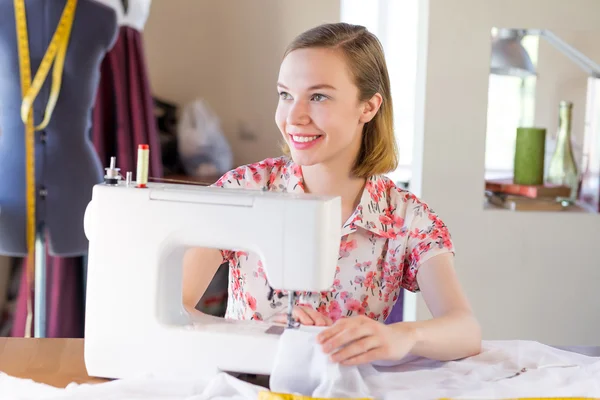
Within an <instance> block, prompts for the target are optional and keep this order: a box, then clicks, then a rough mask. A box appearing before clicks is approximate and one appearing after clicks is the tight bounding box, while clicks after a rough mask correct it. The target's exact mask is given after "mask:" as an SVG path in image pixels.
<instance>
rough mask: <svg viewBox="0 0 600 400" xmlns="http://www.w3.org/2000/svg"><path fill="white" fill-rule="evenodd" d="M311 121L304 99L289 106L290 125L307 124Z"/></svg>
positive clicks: (288, 119) (288, 117) (288, 121)
mask: <svg viewBox="0 0 600 400" xmlns="http://www.w3.org/2000/svg"><path fill="white" fill-rule="evenodd" d="M309 122H310V116H309V114H308V107H307V105H306V104H305V103H304V102H302V101H297V102H294V104H292V106H291V107H290V108H289V112H288V116H287V123H288V124H289V125H305V124H307V123H309Z"/></svg>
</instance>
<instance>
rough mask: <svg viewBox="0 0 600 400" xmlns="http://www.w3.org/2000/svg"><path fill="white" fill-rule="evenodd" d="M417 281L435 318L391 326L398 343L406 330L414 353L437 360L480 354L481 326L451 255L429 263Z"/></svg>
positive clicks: (423, 265)
mask: <svg viewBox="0 0 600 400" xmlns="http://www.w3.org/2000/svg"><path fill="white" fill-rule="evenodd" d="M417 282H418V284H419V288H420V290H421V294H422V296H423V299H424V300H425V303H426V304H427V307H428V308H429V310H430V312H431V314H432V317H433V318H432V319H430V320H426V321H415V322H398V323H396V324H392V325H390V326H391V327H392V329H393V330H394V331H396V332H397V333H398V337H399V340H402V338H403V337H405V335H406V331H407V329H408V330H409V332H411V334H412V335H414V336H413V338H414V346H413V348H412V350H411V351H410V353H411V354H413V355H416V356H421V357H426V358H430V359H435V360H441V361H447V360H456V359H460V358H464V357H469V356H473V355H477V354H479V352H480V351H481V327H480V326H479V323H478V322H477V320H476V318H475V316H474V315H473V312H472V310H471V306H470V304H469V302H468V300H467V298H466V296H465V294H464V292H463V290H462V288H461V286H460V284H459V281H458V279H457V277H456V273H455V270H454V263H453V255H452V254H451V253H447V254H441V255H438V256H435V257H432V258H431V259H429V260H427V261H426V262H425V263H423V264H422V265H421V266H420V267H419V272H418V274H417Z"/></svg>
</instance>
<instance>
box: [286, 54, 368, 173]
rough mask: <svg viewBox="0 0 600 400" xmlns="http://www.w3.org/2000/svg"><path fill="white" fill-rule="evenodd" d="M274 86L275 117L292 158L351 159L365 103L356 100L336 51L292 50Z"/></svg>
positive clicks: (310, 162)
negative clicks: (275, 91) (275, 94)
mask: <svg viewBox="0 0 600 400" xmlns="http://www.w3.org/2000/svg"><path fill="white" fill-rule="evenodd" d="M277 90H278V92H279V104H278V105H277V111H276V113H275V122H276V123H277V126H278V127H279V130H280V131H281V134H282V135H283V138H284V140H285V141H286V142H287V144H288V146H289V148H290V151H291V156H292V158H293V160H294V162H296V163H297V164H299V165H304V166H309V165H315V164H319V163H331V162H334V163H335V164H339V162H342V163H344V162H348V164H349V165H352V164H353V163H354V160H355V159H356V157H357V155H358V152H359V150H360V145H361V137H362V128H363V125H364V123H365V122H366V121H367V119H369V115H370V113H369V112H368V110H367V109H368V108H369V104H368V103H361V102H359V92H358V88H357V87H356V85H355V84H354V82H353V81H352V78H351V76H350V74H349V71H348V69H347V65H346V62H345V60H344V57H343V55H342V53H341V52H340V51H337V50H332V49H322V48H310V49H299V50H294V51H292V52H291V53H289V54H288V55H287V57H285V59H284V60H283V62H282V64H281V68H280V71H279V80H278V84H277ZM373 115H374V114H373ZM371 117H372V116H371ZM365 118H367V119H365Z"/></svg>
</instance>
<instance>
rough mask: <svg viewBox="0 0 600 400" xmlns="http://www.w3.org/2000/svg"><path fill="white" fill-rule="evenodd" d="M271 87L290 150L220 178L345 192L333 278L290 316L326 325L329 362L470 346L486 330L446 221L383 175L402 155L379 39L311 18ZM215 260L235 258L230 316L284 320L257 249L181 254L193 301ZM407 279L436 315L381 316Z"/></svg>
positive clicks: (230, 184)
mask: <svg viewBox="0 0 600 400" xmlns="http://www.w3.org/2000/svg"><path fill="white" fill-rule="evenodd" d="M277 88H278V92H279V102H278V105H277V110H276V112H275V121H276V123H277V126H278V127H279V130H280V132H281V135H282V138H283V141H284V150H285V153H286V156H284V157H278V158H269V159H266V160H263V161H260V162H257V163H254V164H249V165H245V166H241V167H239V168H236V169H235V170H232V171H230V172H228V173H226V174H225V175H223V176H222V177H221V178H220V179H219V180H218V181H217V182H216V184H215V186H219V187H227V188H245V189H255V190H263V191H280V192H297V193H306V192H308V193H313V194H318V195H329V196H339V197H340V198H341V200H342V221H343V226H342V237H341V242H340V249H339V259H338V264H337V269H336V275H335V280H334V282H332V287H331V290H330V291H328V292H323V293H298V297H297V298H298V302H297V303H296V307H295V309H294V317H295V318H296V319H297V320H298V321H299V322H300V323H301V324H307V325H321V326H323V325H332V326H331V327H330V328H329V329H327V330H325V331H323V332H322V335H321V336H320V340H321V341H322V345H323V349H324V351H326V352H328V353H331V354H332V359H333V360H334V361H336V362H341V363H345V364H358V363H365V362H370V361H373V360H390V359H394V360H396V359H400V358H403V357H404V356H405V355H406V354H407V353H413V354H415V355H422V356H425V357H428V358H434V359H443V360H449V359H457V358H462V357H466V356H470V355H474V354H477V353H478V352H479V351H480V345H481V333H480V329H479V325H478V323H477V321H476V320H475V318H474V317H473V315H472V312H471V308H470V305H469V303H468V301H467V299H466V298H465V295H464V293H463V292H462V289H461V287H460V285H459V283H458V280H457V278H456V274H455V272H454V266H453V253H454V247H453V243H452V240H451V238H450V233H449V230H448V228H447V227H446V225H445V224H444V222H443V221H442V220H441V218H440V217H439V216H438V215H437V214H436V213H435V212H434V211H433V210H432V209H431V208H430V207H429V206H428V205H427V204H426V203H424V202H422V201H421V200H420V199H417V198H416V196H414V195H413V194H412V193H410V192H408V191H406V190H403V189H401V188H399V187H397V186H396V185H395V184H394V183H393V182H392V181H391V180H390V179H388V178H387V177H385V176H384V174H386V173H388V172H390V171H392V170H394V168H395V167H396V165H397V160H398V155H397V148H396V141H395V138H394V131H393V121H392V112H393V107H392V99H391V96H390V84H389V78H388V73H387V67H386V63H385V58H384V55H383V50H382V47H381V44H380V43H379V41H378V40H377V38H376V37H375V36H374V35H373V34H371V33H370V32H369V31H368V30H367V29H365V28H364V27H362V26H357V25H350V24H344V23H340V24H328V25H321V26H318V27H316V28H314V29H311V30H309V31H307V32H305V33H303V34H301V35H300V36H299V37H298V38H296V40H294V41H293V42H292V44H291V45H290V46H289V48H288V49H287V51H286V52H285V55H284V58H283V61H282V63H281V66H280V71H279V78H278V83H277ZM290 229H293V227H290ZM221 260H223V261H225V262H228V263H229V267H230V281H229V292H230V294H231V295H230V297H229V299H228V305H227V311H226V315H225V317H226V318H232V319H257V320H265V319H271V320H275V321H279V320H281V321H282V322H285V318H282V317H284V316H281V315H280V314H278V312H279V309H280V307H281V303H284V304H285V303H286V302H283V301H282V300H281V298H282V297H283V296H285V295H287V293H281V292H279V291H275V292H276V293H274V294H275V295H272V294H273V293H272V292H271V291H270V290H269V285H268V281H267V278H266V276H267V275H268V274H266V271H265V270H264V268H263V266H262V264H261V260H260V258H259V257H258V256H257V255H256V254H253V253H248V252H242V251H229V250H221V252H220V253H219V251H218V250H211V253H210V254H206V253H204V252H198V253H197V254H196V255H193V254H192V253H190V256H189V257H186V260H185V262H184V302H185V303H186V304H187V306H188V308H190V309H191V308H193V307H194V305H195V304H196V302H197V300H198V299H199V298H200V296H202V293H203V288H204V287H205V283H203V282H204V281H205V280H206V277H205V276H201V274H209V273H214V271H215V270H216V268H217V267H218V265H219V264H220V262H221ZM198 264H201V265H202V267H201V268H199V266H198ZM209 264H210V265H209ZM207 271H208V272H207ZM402 288H404V289H407V290H410V291H413V292H416V291H419V290H420V291H422V294H423V296H424V298H425V301H426V303H427V305H428V306H429V308H430V310H431V313H432V315H433V316H434V318H433V319H432V320H430V321H423V322H414V323H409V322H399V323H390V324H385V322H386V320H387V319H388V316H389V314H390V309H391V308H392V307H393V306H394V304H395V303H396V300H397V299H398V295H399V293H400V290H401V289H402ZM339 348H343V350H340V351H337V349H339Z"/></svg>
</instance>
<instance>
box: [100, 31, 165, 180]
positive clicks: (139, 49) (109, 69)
mask: <svg viewBox="0 0 600 400" xmlns="http://www.w3.org/2000/svg"><path fill="white" fill-rule="evenodd" d="M101 74H102V76H101V85H100V88H99V89H98V99H97V104H96V107H95V108H94V113H93V119H94V125H93V127H92V140H93V142H94V146H95V147H96V150H97V151H98V154H99V156H100V160H102V163H103V165H106V166H107V165H109V163H110V157H112V156H116V157H117V167H118V168H121V173H122V174H123V175H125V174H126V172H127V171H131V172H133V178H134V179H135V170H136V163H137V147H138V145H140V144H148V145H150V160H149V166H148V167H149V170H148V174H149V176H150V177H157V178H162V176H163V168H162V161H161V160H162V158H161V152H160V142H159V136H158V128H157V126H156V119H155V117H154V111H153V108H154V106H153V101H152V93H151V91H150V84H149V80H148V72H147V69H146V64H145V56H144V51H143V44H142V37H141V34H140V32H139V31H137V30H135V29H133V28H130V27H126V26H124V27H121V28H120V34H119V37H118V39H117V42H116V43H115V46H114V47H113V49H112V50H111V52H110V53H109V54H108V55H107V56H106V58H105V59H104V61H103V63H102V72H101Z"/></svg>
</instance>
